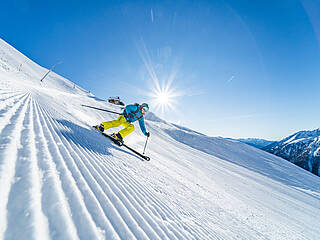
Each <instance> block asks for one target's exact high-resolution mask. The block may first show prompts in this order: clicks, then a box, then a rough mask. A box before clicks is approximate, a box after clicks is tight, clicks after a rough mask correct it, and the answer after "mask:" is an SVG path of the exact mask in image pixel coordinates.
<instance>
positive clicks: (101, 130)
mask: <svg viewBox="0 0 320 240" xmlns="http://www.w3.org/2000/svg"><path fill="white" fill-rule="evenodd" d="M94 128H96V129H98V130H99V131H100V132H104V126H103V125H102V124H100V125H96V126H94Z"/></svg>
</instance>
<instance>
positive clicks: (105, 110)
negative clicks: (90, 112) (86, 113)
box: [81, 104, 123, 115]
mask: <svg viewBox="0 0 320 240" xmlns="http://www.w3.org/2000/svg"><path fill="white" fill-rule="evenodd" d="M81 106H83V107H87V108H93V109H97V110H100V111H104V112H109V113H114V114H119V115H123V113H118V112H113V111H110V110H107V109H102V108H96V107H92V106H88V105H83V104H81Z"/></svg>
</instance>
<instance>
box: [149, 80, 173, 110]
mask: <svg viewBox="0 0 320 240" xmlns="http://www.w3.org/2000/svg"><path fill="white" fill-rule="evenodd" d="M148 95H149V97H150V102H151V105H152V106H153V108H154V109H155V110H156V111H159V110H160V112H161V114H164V113H165V112H168V111H170V110H175V106H176V104H177V97H178V96H179V93H178V92H177V91H175V89H174V88H173V87H171V83H170V82H167V83H164V82H162V83H160V82H159V81H157V82H155V85H154V86H153V88H152V90H151V91H150V92H149V94H148Z"/></svg>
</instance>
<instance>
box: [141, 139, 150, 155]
mask: <svg viewBox="0 0 320 240" xmlns="http://www.w3.org/2000/svg"><path fill="white" fill-rule="evenodd" d="M148 138H149V137H147V140H146V143H145V144H144V149H143V153H142V154H144V151H145V150H146V146H147V142H148Z"/></svg>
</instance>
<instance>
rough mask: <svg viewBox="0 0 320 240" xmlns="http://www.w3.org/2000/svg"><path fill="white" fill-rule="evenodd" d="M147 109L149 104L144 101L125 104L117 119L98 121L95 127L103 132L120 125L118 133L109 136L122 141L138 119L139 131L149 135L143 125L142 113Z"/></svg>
mask: <svg viewBox="0 0 320 240" xmlns="http://www.w3.org/2000/svg"><path fill="white" fill-rule="evenodd" d="M148 111H149V106H148V104H146V103H142V104H141V105H139V104H138V103H136V104H132V105H127V106H126V107H125V109H124V111H123V114H121V115H119V117H118V119H117V120H113V121H109V122H102V123H100V125H97V126H96V128H97V129H99V130H100V131H101V132H104V130H107V129H109V128H115V127H119V126H120V125H122V126H123V127H124V129H122V130H121V131H119V132H118V133H113V134H111V136H112V137H114V138H115V139H117V140H119V141H120V142H123V138H124V137H125V136H127V135H129V134H130V133H132V132H133V130H134V125H133V124H132V123H133V122H135V121H137V120H139V125H140V129H141V131H142V132H143V134H144V135H145V136H147V137H149V136H150V133H149V132H147V130H146V127H145V125H144V115H145V113H146V112H148Z"/></svg>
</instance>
